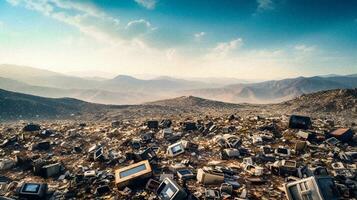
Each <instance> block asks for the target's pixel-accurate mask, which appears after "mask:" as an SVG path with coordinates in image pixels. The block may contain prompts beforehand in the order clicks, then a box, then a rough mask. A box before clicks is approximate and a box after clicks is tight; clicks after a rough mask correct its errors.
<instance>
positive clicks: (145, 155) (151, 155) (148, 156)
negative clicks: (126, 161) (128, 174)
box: [135, 147, 157, 162]
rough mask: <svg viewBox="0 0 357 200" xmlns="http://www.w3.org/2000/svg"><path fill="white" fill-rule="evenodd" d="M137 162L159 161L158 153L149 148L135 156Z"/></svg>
mask: <svg viewBox="0 0 357 200" xmlns="http://www.w3.org/2000/svg"><path fill="white" fill-rule="evenodd" d="M135 157H136V161H142V160H148V161H149V162H151V161H154V160H156V159H157V155H156V152H155V151H154V149H153V148H151V147H149V148H147V149H145V150H143V151H139V152H138V153H136V154H135Z"/></svg>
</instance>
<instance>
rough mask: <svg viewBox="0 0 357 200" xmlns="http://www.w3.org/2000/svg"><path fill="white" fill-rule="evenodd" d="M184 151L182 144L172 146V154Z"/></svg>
mask: <svg viewBox="0 0 357 200" xmlns="http://www.w3.org/2000/svg"><path fill="white" fill-rule="evenodd" d="M181 151H182V146H181V144H177V145H175V146H173V147H172V148H171V152H172V154H174V155H175V154H177V153H180V152H181Z"/></svg>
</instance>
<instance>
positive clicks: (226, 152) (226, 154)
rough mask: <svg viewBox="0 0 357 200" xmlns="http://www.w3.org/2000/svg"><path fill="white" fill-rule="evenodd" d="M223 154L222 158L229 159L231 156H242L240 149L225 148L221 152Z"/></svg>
mask: <svg viewBox="0 0 357 200" xmlns="http://www.w3.org/2000/svg"><path fill="white" fill-rule="evenodd" d="M220 154H221V159H222V160H228V159H231V158H239V157H240V152H239V150H238V149H233V148H229V149H223V151H222V152H221V153H220Z"/></svg>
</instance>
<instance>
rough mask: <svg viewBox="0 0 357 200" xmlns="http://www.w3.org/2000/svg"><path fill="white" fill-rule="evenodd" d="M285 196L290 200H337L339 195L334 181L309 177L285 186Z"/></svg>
mask: <svg viewBox="0 0 357 200" xmlns="http://www.w3.org/2000/svg"><path fill="white" fill-rule="evenodd" d="M284 189H285V194H286V197H287V198H288V199H289V200H300V199H313V200H337V199H339V193H338V191H337V190H336V187H335V184H334V182H333V179H332V178H331V177H329V176H325V177H314V176H312V177H308V178H305V179H301V180H297V181H294V182H290V183H287V184H284Z"/></svg>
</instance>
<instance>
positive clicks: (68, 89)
mask: <svg viewBox="0 0 357 200" xmlns="http://www.w3.org/2000/svg"><path fill="white" fill-rule="evenodd" d="M215 81H216V82H217V83H215ZM235 81H239V79H224V78H222V79H217V78H204V79H194V80H192V79H191V80H186V79H177V78H172V77H166V76H164V77H158V78H154V79H150V80H143V79H138V78H134V77H132V76H126V75H118V76H116V77H115V78H113V79H103V78H83V77H76V76H69V75H64V74H60V73H56V72H52V71H48V70H42V69H37V68H31V67H25V66H16V65H0V88H1V89H5V90H10V91H14V92H21V93H26V94H32V95H38V96H43V97H51V98H60V97H70V98H76V99H81V100H84V101H88V102H94V103H102V104H140V103H144V102H150V101H157V100H161V99H167V98H173V97H177V96H197V97H202V98H206V99H212V100H217V101H225V102H231V103H276V102H282V101H286V100H290V99H293V98H294V97H297V96H299V95H301V94H308V93H313V92H318V91H323V90H331V89H348V88H356V87H357V74H354V75H344V76H342V75H333V74H332V75H327V76H315V77H297V78H290V79H283V80H273V81H264V82H257V83H247V81H244V80H241V83H238V84H230V85H225V86H222V83H232V82H235Z"/></svg>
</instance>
